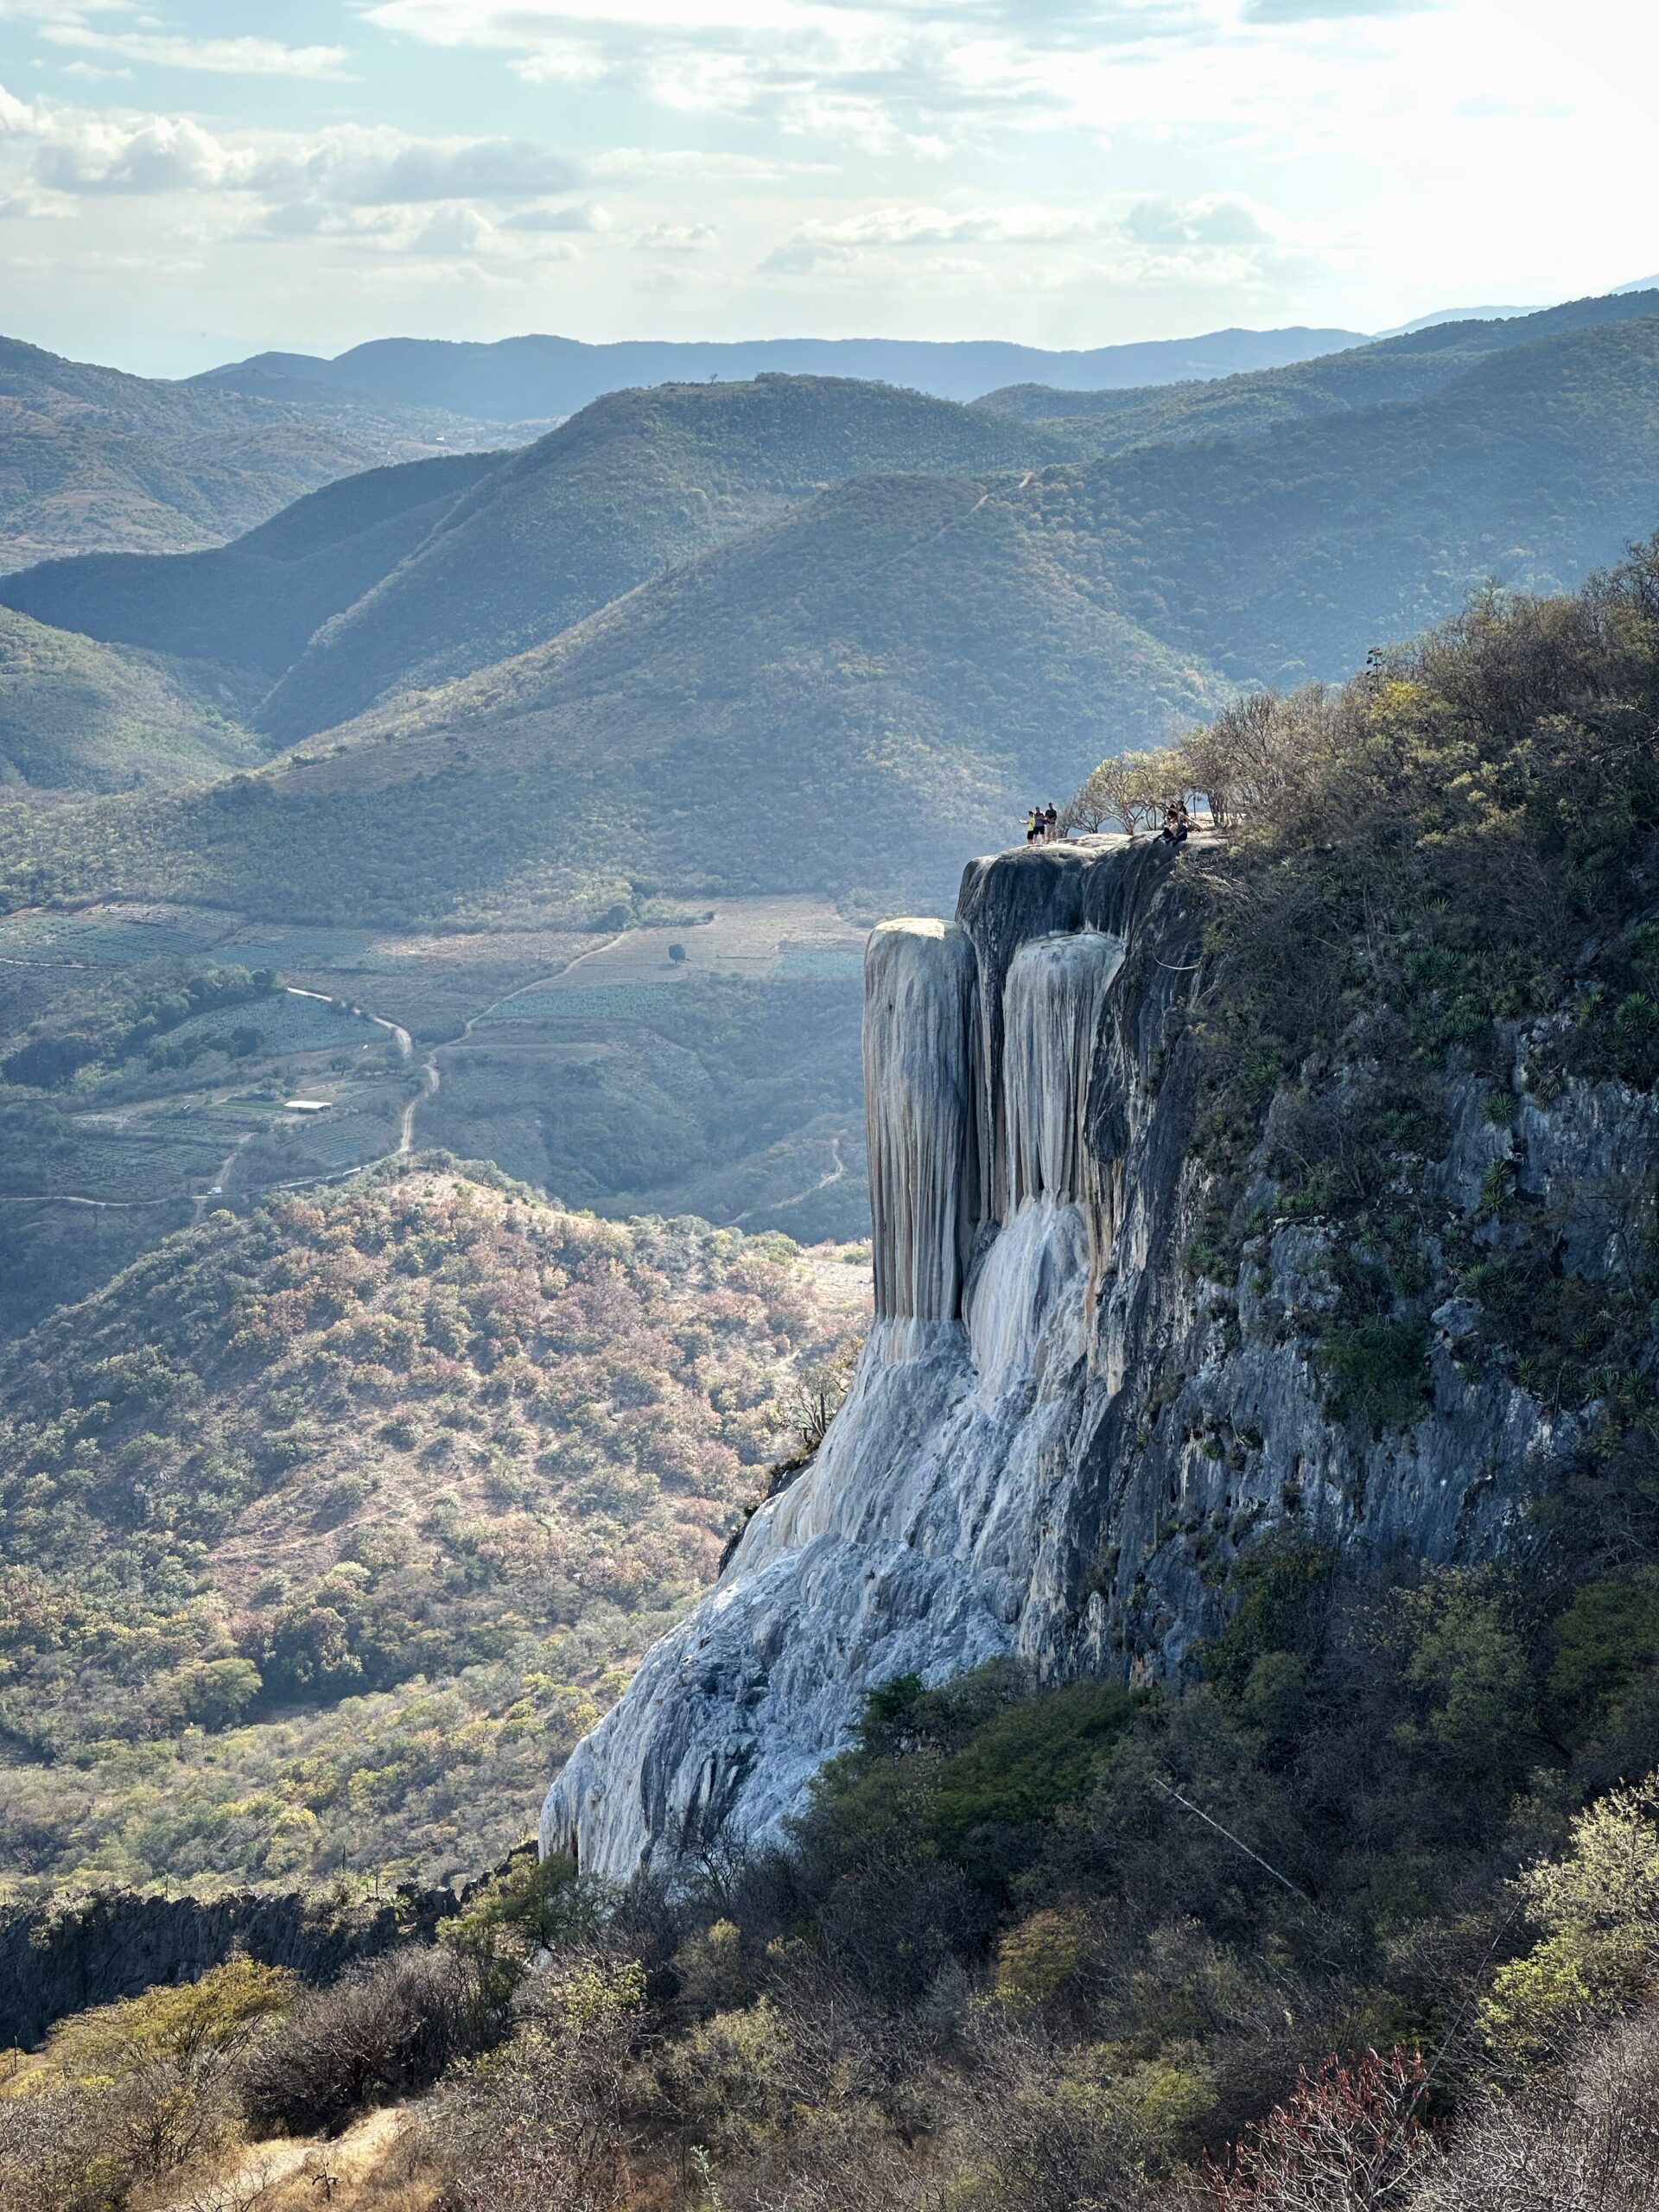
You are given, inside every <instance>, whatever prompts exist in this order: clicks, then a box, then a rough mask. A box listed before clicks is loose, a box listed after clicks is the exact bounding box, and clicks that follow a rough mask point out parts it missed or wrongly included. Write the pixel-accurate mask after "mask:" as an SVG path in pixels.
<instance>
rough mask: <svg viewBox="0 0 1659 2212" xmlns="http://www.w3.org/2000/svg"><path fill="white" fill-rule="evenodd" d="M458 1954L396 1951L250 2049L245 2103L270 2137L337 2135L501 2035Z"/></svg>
mask: <svg viewBox="0 0 1659 2212" xmlns="http://www.w3.org/2000/svg"><path fill="white" fill-rule="evenodd" d="M498 2028H499V2020H498V2018H496V2016H495V2015H494V2014H493V2012H492V2011H491V2009H490V2007H489V2006H488V2005H486V2002H485V2001H484V1999H483V1998H482V1995H481V1993H480V1989H479V1986H478V1982H477V1979H476V1977H475V1976H474V1974H473V1973H472V1972H471V1971H470V1970H469V1968H468V1967H467V1964H466V1962H465V1961H463V1960H461V1958H458V1957H457V1956H456V1955H454V1953H452V1952H449V1951H447V1950H441V1949H438V1948H435V1947H423V1948H411V1949H409V1950H404V1951H395V1952H393V1953H391V1955H390V1956H388V1957H386V1958H383V1959H376V1960H373V1961H370V1962H369V1963H367V1964H365V1965H363V1966H358V1967H353V1968H351V1969H350V1971H349V1972H347V1973H346V1974H344V1975H342V1976H341V1978H340V1980H339V1981H337V1982H336V1983H335V1984H334V1986H333V1987H332V1988H329V1989H323V1990H315V1991H311V1992H308V1993H306V1994H305V1995H304V1996H303V1997H302V1998H301V1999H299V2000H298V2001H297V2002H296V2005H294V2007H293V2009H292V2011H291V2012H289V2015H288V2017H287V2018H285V2019H284V2020H283V2022H282V2024H280V2026H279V2027H277V2029H276V2030H275V2031H273V2032H272V2033H271V2034H270V2035H268V2036H267V2037H264V2039H263V2041H261V2042H260V2043H259V2044H257V2046H256V2047H255V2048H254V2050H252V2051H251V2052H250V2054H249V2057H248V2061H247V2064H246V2067H245V2072H244V2076H243V2088H242V2096H243V2103H244V2107H245V2110H246V2113H247V2115H248V2119H249V2121H250V2123H251V2125H252V2126H254V2127H255V2128H257V2129H259V2130H262V2131H263V2132H264V2133H289V2134H296V2135H297V2134H309V2133H315V2132H316V2131H318V2130H321V2132H322V2133H326V2134H331V2133H334V2132H335V2131H337V2130H338V2129H339V2128H340V2127H341V2126H344V2125H345V2123H346V2121H347V2120H351V2119H353V2117H354V2116H355V2115H356V2114H357V2113H359V2112H362V2111H364V2110H365V2109H366V2108H367V2107H369V2106H371V2105H376V2104H385V2103H388V2102H391V2101H393V2100H395V2099H397V2098H400V2097H407V2096H412V2095H415V2094H418V2092H420V2091H421V2090H423V2089H426V2088H430V2087H431V2085H432V2083H433V2082H435V2081H436V2080H437V2079H438V2077H439V2075H441V2074H442V2073H443V2071H444V2070H445V2069H446V2068H447V2067H448V2066H449V2065H450V2064H451V2063H453V2062H454V2060H455V2059H456V2058H458V2057H460V2056H462V2055H464V2054H465V2053H467V2052H468V2051H474V2050H478V2049H480V2047H481V2046H482V2045H483V2044H485V2043H486V2041H487V2040H488V2039H489V2038H490V2037H491V2036H492V2035H493V2033H495V2032H496V2031H498Z"/></svg>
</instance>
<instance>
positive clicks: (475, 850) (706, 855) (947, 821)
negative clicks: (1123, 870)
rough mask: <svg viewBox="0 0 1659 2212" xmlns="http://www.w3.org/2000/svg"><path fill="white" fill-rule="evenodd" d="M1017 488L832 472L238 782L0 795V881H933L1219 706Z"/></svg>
mask: <svg viewBox="0 0 1659 2212" xmlns="http://www.w3.org/2000/svg"><path fill="white" fill-rule="evenodd" d="M1018 485H1019V480H1018V479H1016V478H1012V477H1010V478H1008V479H1007V480H1004V481H1003V482H1001V484H999V483H998V482H997V481H996V480H993V481H992V482H991V483H990V484H987V483H985V482H982V481H979V480H971V479H970V480H965V481H964V480H960V479H953V478H948V477H895V478H886V479H877V480H865V481H863V482H860V483H857V484H853V485H849V486H842V488H840V489H838V490H836V491H832V492H829V493H824V494H823V496H821V497H820V498H819V499H817V500H814V501H813V502H811V503H810V505H807V506H805V507H804V508H802V509H800V510H798V511H797V512H793V513H791V514H788V515H785V518H783V519H782V520H780V521H779V522H776V523H773V524H769V525H767V526H766V527H764V528H761V529H759V530H756V531H751V532H750V534H749V535H748V536H747V537H743V538H741V540H739V541H738V542H737V543H734V544H732V545H730V546H728V547H725V548H723V549H721V550H719V551H716V552H714V553H710V554H706V555H705V556H703V557H702V559H701V560H699V561H696V562H692V563H688V564H686V565H683V566H682V567H680V568H678V569H672V570H671V571H670V572H669V574H668V575H664V576H662V577H660V578H658V580H657V581H656V582H654V583H652V584H649V585H647V586H646V587H645V588H644V589H643V590H640V591H639V592H636V593H634V594H632V595H630V596H629V597H627V598H626V599H624V600H621V601H618V602H617V603H616V604H615V605H614V606H613V607H609V608H607V609H606V610H605V611H604V612H603V613H600V614H598V615H596V616H594V618H593V619H592V620H589V621H588V622H586V623H584V624H582V625H581V626H578V627H577V628H576V629H575V630H572V631H570V632H567V633H566V634H565V635H564V636H563V638H560V639H556V640H555V641H554V642H552V643H551V644H549V645H543V646H540V647H538V648H537V650H536V651H535V652H531V653H528V654H524V655H522V656H520V657H519V658H517V659H514V660H511V661H506V662H504V663H502V664H500V665H499V666H498V667H496V668H493V669H489V670H486V671H481V672H480V674H478V675H477V676H474V677H467V678H466V679H464V680H463V681H462V682H461V683H457V684H455V685H453V686H451V687H450V688H449V689H448V690H444V691H442V692H440V693H439V694H437V695H436V696H435V697H432V698H430V699H428V700H426V701H424V702H420V703H419V704H418V705H411V703H410V702H408V701H402V702H392V703H391V704H390V705H388V706H387V707H385V709H380V710H378V712H377V713H375V714H373V715H369V716H366V717H365V718H364V719H363V720H362V721H359V722H358V723H356V724H353V725H352V726H351V727H350V728H348V729H346V730H344V731H342V732H340V733H338V734H336V737H335V739H334V742H333V743H332V744H328V743H323V744H313V745H311V746H308V747H302V748H300V749H299V750H297V751H296V752H295V753H291V754H290V755H289V756H288V758H287V759H286V760H284V761H283V762H279V763H277V764H274V765H273V766H272V768H271V769H270V770H267V771H264V772H260V773H259V774H257V775H255V776H251V777H238V778H235V779H232V780H230V781H229V782H226V783H225V784H222V785H219V786H218V787H216V788H215V789H213V790H212V791H201V792H197V793H193V794H191V795H189V796H188V797H180V798H176V799H168V798H145V797H143V796H139V797H135V798H131V799H126V800H121V801H104V802H99V803H98V804H95V805H90V806H89V805H86V804H71V805H65V806H61V807H58V808H54V810H52V811H51V812H50V814H41V813H40V812H38V811H33V810H31V811H27V812H26V811H24V810H22V809H19V808H10V809H4V810H0V882H3V883H4V884H5V885H6V886H8V887H9V888H10V896H11V898H12V899H13V900H14V902H15V901H16V900H18V899H26V898H32V897H33V896H35V895H37V894H39V893H46V892H52V891H65V892H69V893H74V894H79V895H84V894H86V893H91V892H92V891H93V890H94V889H95V890H96V891H97V893H99V894H100V895H105V896H109V895H124V894H128V893H138V894H139V895H152V894H151V887H160V886H163V885H164V886H166V887H167V895H168V896H169V897H172V898H188V899H202V900H205V901H207V903H209V904H224V905H236V906H241V907H243V908H245V909H246V910H249V911H252V912H259V913H265V914H273V915H283V914H288V915H306V916H309V917H315V918H329V917H346V916H352V915H358V916H363V915H377V916H385V917H388V918H392V917H398V918H407V917H414V916H419V915H427V916H431V917H442V916H448V915H457V914H465V913H480V914H487V913H489V912H494V911H499V907H500V906H501V905H502V903H503V902H504V901H506V902H511V901H518V902H520V903H522V902H524V901H525V900H529V899H536V900H540V901H544V902H550V903H551V904H552V905H553V906H555V907H559V906H563V907H565V908H566V909H567V910H569V911H572V912H577V913H580V912H584V911H589V910H590V908H591V901H592V899H593V897H594V886H595V884H603V885H604V886H605V887H606V888H605V889H604V891H603V899H604V901H605V903H607V904H608V903H609V901H610V900H611V899H613V898H614V896H615V891H614V885H615V881H616V879H617V876H618V874H621V875H622V876H623V877H624V879H625V880H631V881H632V882H633V883H634V884H635V885H636V886H637V887H642V888H644V889H646V890H649V889H651V888H653V887H665V888H675V889H687V888H696V887H715V886H720V887H725V888H727V889H728V890H747V889H780V890H806V889H812V888H817V887H829V888H831V889H833V890H837V891H839V890H842V889H844V888H846V887H851V886H857V885H868V884H880V885H893V886H898V885H903V886H906V887H910V889H911V891H912V892H913V893H919V892H920V890H921V889H923V888H924V887H925V888H927V889H928V890H930V891H938V890H939V889H941V888H948V887H949V885H950V882H951V881H952V880H954V877H955V874H956V872H957V869H958V868H959V867H960V863H961V858H962V855H963V851H964V850H972V849H976V848H977V847H981V846H982V845H983V844H984V843H985V842H986V841H987V840H990V841H992V842H1002V841H1003V840H1004V839H1005V838H1006V836H1007V834H1008V830H1009V826H1010V824H1011V823H1012V822H1013V820H1014V817H1015V815H1016V814H1017V813H1018V812H1020V810H1022V809H1023V808H1024V807H1025V806H1027V805H1029V804H1030V803H1031V802H1032V800H1033V798H1038V799H1040V798H1045V797H1055V796H1058V795H1060V794H1062V793H1063V792H1064V791H1065V790H1066V789H1067V788H1068V787H1070V786H1071V785H1073V784H1075V783H1076V782H1077V780H1078V779H1080V777H1081V775H1082V774H1083V773H1084V772H1085V771H1086V770H1087V768H1088V767H1089V766H1092V764H1093V763H1094V761H1095V760H1097V759H1098V758H1099V756H1100V754H1101V753H1103V752H1104V751H1106V750H1108V749H1109V748H1111V747H1115V746H1122V745H1132V744H1140V743H1144V742H1148V741H1153V740H1154V739H1155V738H1156V737H1157V736H1159V735H1160V734H1161V733H1162V732H1164V731H1165V730H1166V729H1168V728H1171V727H1172V726H1174V725H1178V724H1179V723H1181V722H1183V721H1190V720H1192V718H1193V717H1195V716H1197V715H1200V714H1202V713H1203V712H1204V711H1205V709H1206V708H1207V707H1210V706H1213V705H1214V704H1216V703H1218V702H1219V700H1220V699H1221V697H1222V696H1224V693H1223V691H1222V690H1221V689H1220V688H1219V687H1218V686H1217V684H1216V683H1214V682H1213V681H1212V680H1211V678H1210V677H1208V676H1207V675H1206V674H1205V671H1204V669H1203V668H1202V666H1201V665H1198V664H1194V663H1192V661H1190V660H1189V659H1188V658H1185V657H1178V656H1176V655H1173V654H1171V653H1170V652H1167V651H1166V649H1165V648H1164V647H1162V646H1161V645H1159V644H1158V643H1157V642H1156V641H1155V640H1154V639H1153V638H1152V637H1150V636H1149V635H1148V634H1147V632H1144V631H1143V630H1141V629H1138V628H1137V627H1136V626H1135V625H1134V624H1133V623H1131V622H1128V621H1126V620H1124V619H1123V617H1122V615H1121V614H1120V613H1117V612H1116V610H1115V609H1114V607H1112V606H1111V604H1110V602H1109V597H1108V596H1107V595H1106V594H1103V593H1100V592H1091V591H1090V589H1088V588H1083V587H1081V586H1080V585H1079V583H1078V582H1077V580H1076V579H1075V577H1074V576H1072V575H1068V574H1067V573H1066V571H1065V568H1064V567H1063V566H1062V565H1061V558H1060V556H1063V555H1064V554H1065V550H1066V549H1065V547H1064V545H1063V544H1061V543H1059V542H1058V539H1053V538H1045V537H1043V536H1042V535H1041V534H1040V532H1039V531H1037V530H1036V529H1034V528H1033V517H1032V515H1031V513H1030V512H1029V511H1028V509H1027V505H1025V504H1024V502H1025V499H1026V494H1024V493H1021V492H1020V490H1019V488H1018ZM1039 786H1040V787H1041V788H1039Z"/></svg>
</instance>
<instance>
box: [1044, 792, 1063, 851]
mask: <svg viewBox="0 0 1659 2212" xmlns="http://www.w3.org/2000/svg"><path fill="white" fill-rule="evenodd" d="M1059 821H1060V817H1059V813H1058V810H1057V808H1056V807H1055V804H1054V802H1053V800H1052V799H1050V801H1049V802H1048V804H1047V805H1046V807H1045V808H1044V809H1043V842H1044V843H1045V844H1046V845H1052V843H1053V842H1054V840H1055V838H1056V836H1058V834H1059Z"/></svg>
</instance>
